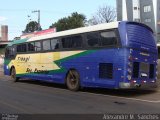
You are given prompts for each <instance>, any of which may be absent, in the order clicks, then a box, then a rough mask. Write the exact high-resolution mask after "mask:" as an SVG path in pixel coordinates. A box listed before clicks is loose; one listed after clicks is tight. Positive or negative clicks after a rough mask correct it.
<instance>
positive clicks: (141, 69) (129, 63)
mask: <svg viewBox="0 0 160 120" xmlns="http://www.w3.org/2000/svg"><path fill="white" fill-rule="evenodd" d="M119 33H120V37H121V42H122V48H123V49H124V54H126V59H125V62H124V64H125V68H124V69H125V72H124V76H125V78H124V79H123V81H120V87H121V88H128V87H156V80H157V59H158V53H157V47H156V43H155V39H154V35H153V32H152V30H151V29H150V28H149V27H148V26H146V25H144V24H140V23H135V22H121V23H120V24H119Z"/></svg>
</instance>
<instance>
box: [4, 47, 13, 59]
mask: <svg viewBox="0 0 160 120" xmlns="http://www.w3.org/2000/svg"><path fill="white" fill-rule="evenodd" d="M15 54H16V51H15V46H12V47H8V48H6V52H5V57H6V58H12V57H14V56H15Z"/></svg>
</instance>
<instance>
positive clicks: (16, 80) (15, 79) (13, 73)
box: [11, 68, 19, 82]
mask: <svg viewBox="0 0 160 120" xmlns="http://www.w3.org/2000/svg"><path fill="white" fill-rule="evenodd" d="M11 78H12V81H14V82H18V80H19V78H18V77H16V70H15V68H12V69H11Z"/></svg>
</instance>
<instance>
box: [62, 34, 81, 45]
mask: <svg viewBox="0 0 160 120" xmlns="http://www.w3.org/2000/svg"><path fill="white" fill-rule="evenodd" d="M62 46H63V48H80V47H82V37H81V36H71V37H66V38H62Z"/></svg>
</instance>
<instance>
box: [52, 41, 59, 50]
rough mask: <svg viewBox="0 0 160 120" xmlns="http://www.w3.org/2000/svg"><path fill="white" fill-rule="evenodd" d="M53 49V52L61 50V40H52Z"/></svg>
mask: <svg viewBox="0 0 160 120" xmlns="http://www.w3.org/2000/svg"><path fill="white" fill-rule="evenodd" d="M51 48H52V50H56V49H58V48H59V40H58V39H52V40H51Z"/></svg>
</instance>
